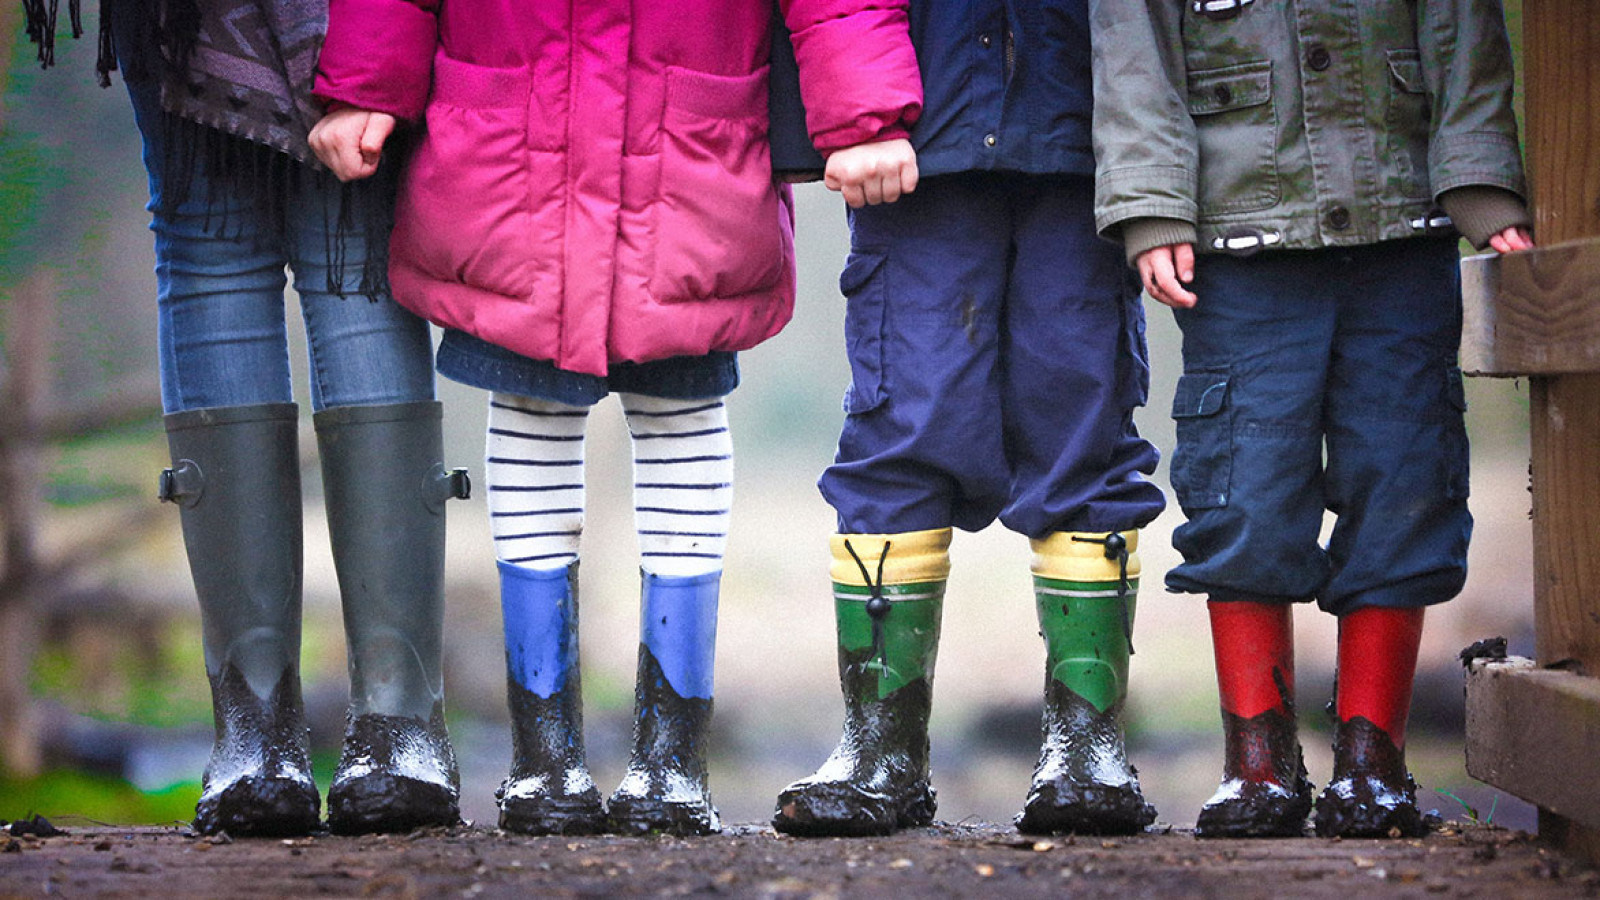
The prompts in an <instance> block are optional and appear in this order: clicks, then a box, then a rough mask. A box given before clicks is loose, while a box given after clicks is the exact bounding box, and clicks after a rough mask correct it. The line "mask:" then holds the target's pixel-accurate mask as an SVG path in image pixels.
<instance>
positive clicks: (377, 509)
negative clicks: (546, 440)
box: [314, 401, 468, 834]
mask: <svg viewBox="0 0 1600 900" xmlns="http://www.w3.org/2000/svg"><path fill="white" fill-rule="evenodd" d="M314 419H315V421H316V426H317V444H318V447H319V449H320V451H321V455H322V478H323V486H324V492H325V494H326V502H327V507H328V532H329V537H330V538H331V539H332V544H333V561H334V567H335V569H336V570H337V571H338V575H339V595H340V598H341V601H342V605H343V607H344V630H345V644H346V649H347V653H348V657H349V662H350V709H349V713H348V715H347V717H346V721H345V735H344V750H343V753H342V754H341V755H340V759H339V767H338V769H337V770H335V772H334V776H333V784H332V786H331V787H330V788H329V789H328V827H329V828H330V829H331V830H332V831H334V832H335V833H337V834H360V833H366V832H380V831H408V830H410V829H413V828H420V827H425V826H429V825H454V824H456V823H457V822H459V821H460V818H461V816H460V812H459V796H460V776H459V775H458V773H457V769H456V758H455V753H454V751H453V750H452V748H451V746H450V737H449V735H448V734H446V732H445V723H444V678H443V672H442V670H441V667H442V664H443V644H442V637H441V632H442V630H443V626H444V538H445V516H444V504H445V501H446V500H448V499H450V498H452V497H465V496H466V495H467V492H468V483H467V479H466V473H465V472H464V471H461V470H457V471H446V470H445V468H444V465H443V463H442V462H441V460H442V459H443V456H444V439H443V436H442V431H441V419H442V408H441V407H440V405H439V404H438V403H436V402H433V401H423V402H418V403H398V404H386V405H379V406H340V407H334V408H332V409H326V410H323V411H322V412H319V413H317V414H316V416H315V417H314Z"/></svg>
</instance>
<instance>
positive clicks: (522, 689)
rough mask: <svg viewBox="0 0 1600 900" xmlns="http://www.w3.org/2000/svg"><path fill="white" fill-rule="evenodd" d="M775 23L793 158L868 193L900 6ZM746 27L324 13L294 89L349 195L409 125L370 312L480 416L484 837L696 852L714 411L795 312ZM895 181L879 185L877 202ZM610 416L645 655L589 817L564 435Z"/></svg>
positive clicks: (596, 17) (699, 8)
mask: <svg viewBox="0 0 1600 900" xmlns="http://www.w3.org/2000/svg"><path fill="white" fill-rule="evenodd" d="M784 5H785V7H786V9H787V12H788V23H789V25H790V27H792V28H793V29H794V31H795V33H796V34H797V35H799V36H800V40H799V44H800V53H799V59H800V65H801V69H802V71H803V72H804V74H805V79H806V85H807V90H808V92H809V93H810V94H811V95H812V98H813V101H814V102H813V105H812V109H813V112H814V114H813V116H812V119H811V122H810V127H811V132H812V135H813V136H814V137H815V139H816V140H817V142H818V144H819V145H820V146H822V147H824V148H825V149H827V150H828V151H843V152H841V153H839V154H836V155H838V156H840V157H841V160H857V161H858V162H860V164H859V165H857V166H856V167H855V168H853V169H852V173H851V174H849V175H848V176H847V178H846V180H847V181H848V183H849V187H850V188H851V189H859V190H864V191H882V190H883V187H882V182H883V181H884V177H885V176H884V175H883V174H880V165H879V163H878V162H877V160H878V158H879V157H880V156H882V157H886V158H887V159H888V160H889V161H890V162H891V163H893V162H894V160H895V159H897V158H898V157H897V155H896V154H897V152H898V153H899V155H900V156H908V155H909V147H905V148H903V149H902V150H899V151H897V150H896V148H897V147H898V146H899V145H903V144H904V141H903V140H899V141H897V140H895V139H896V138H903V136H904V134H905V129H906V127H907V125H908V124H909V123H910V122H912V121H914V120H915V119H916V116H917V112H918V109H919V107H920V99H921V98H920V95H919V94H918V92H917V90H916V84H915V77H914V74H913V75H911V76H909V77H908V76H906V75H905V74H904V73H907V72H911V73H914V71H915V68H914V67H915V65H916V63H915V59H914V57H913V55H912V53H911V49H910V46H909V43H908V42H907V40H906V25H905V13H904V10H903V8H901V7H899V6H897V5H896V4H894V3H869V2H865V0H860V2H855V0H852V2H839V0H832V2H824V0H793V2H792V3H789V2H786V3H785V4H784ZM770 26H771V20H770V10H769V8H768V7H767V6H765V5H764V4H759V3H749V2H733V0H685V2H675V3H630V2H624V0H593V2H584V3H577V4H574V3H570V2H565V0H563V2H551V0H521V2H511V3H500V4H488V3H440V2H437V0H335V2H334V3H333V6H332V10H331V22H330V28H329V35H328V40H327V44H326V45H325V47H324V50H323V55H322V60H321V71H320V74H319V77H318V80H317V92H318V95H319V96H320V97H322V98H323V99H324V100H326V101H328V102H329V103H330V104H332V105H333V107H332V112H330V114H329V115H328V116H327V117H326V118H325V119H324V120H323V121H322V123H320V124H319V125H318V128H317V133H316V134H314V135H313V138H312V144H313V146H314V147H316V148H317V150H318V153H319V155H320V156H321V158H322V159H323V160H324V161H325V162H327V164H328V165H329V167H330V168H332V169H333V170H334V171H335V172H336V173H338V174H340V175H341V177H352V178H359V177H363V176H365V175H367V174H368V173H370V172H371V171H372V170H373V166H374V165H375V164H376V162H377V160H378V157H379V154H380V151H381V149H382V147H383V145H384V143H385V139H386V137H387V136H388V133H389V130H390V129H391V128H392V127H393V126H394V123H395V120H396V119H399V120H404V121H407V122H417V121H419V120H420V119H422V118H423V115H424V112H426V120H427V122H426V129H425V130H422V131H421V132H420V143H419V144H418V146H417V147H416V150H415V153H414V155H413V156H412V157H411V160H410V163H409V168H408V169H407V172H406V174H405V177H404V182H403V185H402V188H401V200H400V203H399V209H398V213H397V219H398V220H397V223H396V228H395V235H394V240H393V245H392V248H393V252H392V264H391V279H392V282H393V284H394V292H395V296H396V298H397V299H399V300H400V302H401V303H403V304H405V305H407V306H409V307H411V308H412V309H415V310H416V311H418V312H420V313H422V314H423V315H425V316H426V317H427V318H429V319H431V320H433V321H434V322H436V323H438V324H440V325H443V326H444V327H445V328H446V333H445V336H444V340H443V343H442V345H441V346H440V348H439V354H438V366H439V369H440V371H441V372H443V373H444V374H445V375H448V376H450V377H452V378H455V379H458V380H461V381H464V382H466V383H468V384H473V385H476V386H478V387H482V388H485V389H487V390H489V391H492V392H493V395H492V397H491V399H490V411H489V434H488V467H487V480H488V490H489V509H490V516H491V518H492V522H491V524H492V530H493V532H494V538H495V549H496V553H497V555H498V557H499V567H500V575H501V601H502V606H503V610H504V617H505V629H506V657H507V665H508V670H509V685H508V687H509V691H510V698H509V699H510V705H511V713H512V725H513V762H512V771H511V775H510V777H509V778H508V779H507V781H506V783H505V784H504V785H503V787H502V788H501V791H500V795H499V796H500V810H501V814H500V825H501V827H502V828H506V829H509V830H513V831H520V832H526V833H530V834H541V833H568V834H572V833H583V832H594V831H599V830H601V829H603V828H608V829H610V830H612V831H616V832H619V833H624V834H639V833H646V832H652V831H663V832H669V833H674V834H703V833H707V832H712V831H716V830H717V828H718V821H717V814H716V810H715V809H714V808H713V807H712V805H711V801H710V797H709V795H708V794H707V790H706V770H705V746H706V737H707V728H708V725H709V719H710V715H711V693H712V692H711V688H712V651H713V643H714V636H715V631H716V608H717V595H718V584H719V580H720V575H721V568H722V555H723V548H724V545H725V544H726V539H727V528H728V524H727V523H728V511H729V504H730V500H731V489H732V480H733V451H732V445H731V443H730V440H729V436H728V424H727V413H726V411H725V409H724V407H723V398H724V396H725V395H727V394H728V393H729V392H730V391H731V390H733V388H734V386H735V385H736V384H737V381H738V371H737V368H736V365H735V360H734V352H735V351H738V350H743V349H745V348H748V347H751V346H753V345H755V344H757V343H759V342H761V341H762V340H765V339H766V338H768V337H770V336H772V335H773V334H774V333H776V332H777V331H778V329H779V328H781V327H782V326H783V325H784V323H785V322H786V321H787V320H788V318H789V314H790V311H791V309H792V305H793V300H794V291H795V286H794V261H793V238H792V230H791V221H792V220H791V214H792V213H791V202H790V197H789V194H788V191H787V189H780V188H778V187H776V186H774V183H773V180H772V170H771V166H770V163H769V159H768V151H767V108H766V97H767V76H766V61H767V57H768V53H769V48H770V38H771V35H770ZM430 83H431V87H430ZM863 143H866V144H868V146H867V147H866V148H854V149H853V150H847V149H846V148H852V145H857V144H863ZM885 148H887V149H885ZM898 165H899V164H898V163H896V164H894V165H887V164H886V165H885V166H883V167H882V171H887V172H890V173H891V174H893V175H894V176H895V178H896V181H897V183H898V177H899V172H900V170H899V168H898ZM609 392H617V393H618V394H619V395H620V396H621V400H622V407H623V412H624V413H625V415H626V416H627V420H628V427H629V430H630V431H631V433H632V435H633V442H634V443H633V446H634V471H635V486H634V490H635V507H636V513H637V527H638V532H639V542H640V553H641V557H642V558H643V563H642V569H643V572H642V580H643V599H642V603H641V607H642V608H641V623H642V626H643V629H642V630H643V634H642V636H641V643H640V651H639V681H638V690H637V695H636V697H637V707H636V713H637V716H636V719H637V721H636V727H635V732H634V749H633V757H632V761H631V763H630V765H629V767H628V772H627V775H626V776H625V777H624V779H623V782H622V785H621V786H620V787H619V788H618V789H617V791H616V792H615V793H614V794H612V796H611V799H610V802H609V813H607V812H606V811H604V810H603V809H602V805H601V801H600V795H599V793H598V792H597V791H596V789H595V785H594V783H593V780H592V779H591V778H590V776H589V773H588V770H587V767H586V765H585V762H584V752H583V739H582V723H581V704H580V698H579V678H578V659H577V649H578V634H577V622H578V620H577V573H578V560H577V557H578V539H579V532H580V531H581V529H582V523H583V492H584V478H583V437H584V430H585V422H586V417H587V415H588V412H589V409H590V407H591V406H592V405H593V404H595V403H596V402H598V401H599V400H600V399H602V398H603V397H604V396H605V395H606V394H607V393H609Z"/></svg>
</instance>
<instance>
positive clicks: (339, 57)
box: [312, 0, 439, 122]
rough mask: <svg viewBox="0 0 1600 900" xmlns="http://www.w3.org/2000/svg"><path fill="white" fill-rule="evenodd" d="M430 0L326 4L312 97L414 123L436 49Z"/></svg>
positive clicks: (436, 33)
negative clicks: (325, 33) (325, 28)
mask: <svg viewBox="0 0 1600 900" xmlns="http://www.w3.org/2000/svg"><path fill="white" fill-rule="evenodd" d="M437 6H438V4H437V2H436V0H409V2H408V0H331V2H330V3H329V4H328V36H327V38H326V39H325V40H324V41H323V44H322V54H321V56H320V57H319V59H318V61H317V77H316V81H315V83H314V84H313V86H312V93H313V94H315V95H316V97H317V99H319V100H321V101H322V102H323V103H325V104H331V103H335V102H338V103H345V104H348V105H350V106H354V107H357V108H358V109H365V110H371V111H373V112H382V113H388V114H389V115H391V116H394V117H395V118H397V119H403V120H405V121H408V122H414V121H416V120H418V119H420V118H422V110H423V107H424V106H425V105H426V104H427V100H428V90H429V88H430V86H431V81H432V76H433V52H434V49H435V47H436V46H437V45H438V37H439V22H438V19H437V18H436V17H435V13H434V9H435V8H437Z"/></svg>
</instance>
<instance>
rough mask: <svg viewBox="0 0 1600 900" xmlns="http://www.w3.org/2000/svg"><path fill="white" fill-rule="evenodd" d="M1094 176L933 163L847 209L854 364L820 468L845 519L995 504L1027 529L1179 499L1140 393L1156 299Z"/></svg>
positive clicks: (987, 510) (896, 524) (1122, 517)
mask: <svg viewBox="0 0 1600 900" xmlns="http://www.w3.org/2000/svg"><path fill="white" fill-rule="evenodd" d="M1092 201H1093V196H1092V188H1091V185H1090V181H1089V179H1088V178H1087V177H1081V176H1053V177H1046V176H1034V175H1017V174H995V173H968V174H960V175H946V176H940V177H936V178H929V179H927V180H925V181H923V182H922V184H921V185H920V186H919V187H918V188H917V190H916V191H915V192H914V193H912V194H908V195H906V196H905V197H902V198H901V199H900V200H899V201H898V202H896V203H892V204H886V205H882V206H872V207H866V208H863V209H859V210H852V211H851V213H850V233H851V251H850V259H849V262H848V263H847V264H846V266H845V270H844V274H843V276H842V277H841V278H840V288H841V290H842V291H843V292H844V294H845V296H846V298H847V301H848V302H847V308H846V322H845V337H846V342H847V344H848V351H849V355H850V369H851V377H852V382H851V385H850V390H849V392H848V393H847V394H846V396H845V412H846V414H847V415H846V419H845V424H844V429H843V433H842V434H841V435H840V437H839V450H838V455H837V458H836V459H835V462H834V464H833V465H832V466H830V467H829V468H828V469H827V471H826V472H824V473H823V475H822V478H821V481H820V482H819V487H820V488H821V490H822V493H823V496H825V497H826V498H827V500H828V502H829V503H830V504H832V505H833V508H834V509H835V510H836V511H837V512H838V515H839V530H840V531H841V532H843V533H854V534H862V533H865V534H893V533H898V532H904V531H921V530H926V529H933V528H946V527H951V526H954V527H958V528H962V529H965V530H969V531H976V530H978V529H981V528H983V527H984V526H986V525H988V524H989V523H991V522H993V521H994V520H995V518H996V517H998V518H999V519H1000V520H1001V521H1002V522H1003V523H1004V524H1005V525H1006V527H1008V528H1010V529H1012V530H1013V531H1017V532H1019V533H1021V534H1025V535H1027V536H1028V537H1034V538H1039V537H1044V536H1045V535H1047V534H1049V533H1050V532H1052V531H1117V530H1127V529H1131V528H1138V527H1141V526H1143V525H1145V524H1146V523H1148V522H1149V521H1150V520H1151V519H1153V518H1155V517H1156V515H1157V514H1159V513H1160V512H1161V510H1162V508H1163V506H1164V503H1165V501H1164V499H1163V498H1162V495H1161V491H1160V489H1159V488H1157V487H1156V486H1155V485H1153V484H1151V483H1150V482H1148V481H1146V480H1145V479H1144V477H1143V476H1144V475H1148V474H1150V473H1152V472H1153V471H1154V470H1155V466H1156V460H1157V454H1156V450H1155V448H1154V447H1153V446H1151V445H1150V443H1149V442H1147V441H1145V440H1143V439H1142V438H1140V437H1139V434H1138V432H1137V431H1136V430H1135V428H1134V424H1133V410H1134V409H1135V408H1136V407H1138V406H1140V405H1142V404H1143V403H1144V401H1145V398H1146V395H1147V393H1148V390H1149V364H1148V360H1147V355H1146V350H1145V340H1144V312H1143V307H1142V306H1141V305H1140V300H1139V296H1138V290H1137V286H1136V284H1135V283H1134V281H1133V279H1132V277H1131V274H1130V272H1129V270H1128V268H1127V266H1126V265H1125V264H1124V262H1123V258H1122V252H1121V248H1119V247H1117V246H1115V245H1113V244H1110V243H1107V242H1105V241H1103V240H1101V239H1099V238H1098V237H1097V236H1096V234H1095V228H1094V220H1093V215H1092Z"/></svg>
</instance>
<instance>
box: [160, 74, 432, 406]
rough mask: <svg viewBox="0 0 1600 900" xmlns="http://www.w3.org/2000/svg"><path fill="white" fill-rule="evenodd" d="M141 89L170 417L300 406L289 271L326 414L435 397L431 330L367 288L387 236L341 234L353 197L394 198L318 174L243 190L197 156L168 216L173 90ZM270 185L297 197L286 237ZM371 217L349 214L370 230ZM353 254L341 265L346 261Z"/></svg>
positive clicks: (288, 206) (316, 401)
mask: <svg viewBox="0 0 1600 900" xmlns="http://www.w3.org/2000/svg"><path fill="white" fill-rule="evenodd" d="M128 93H129V95H130V96H131V97H132V99H133V110H134V118H135V120H136V121H137V122H138V125H139V131H140V133H141V135H142V136H143V138H144V162H145V168H146V170H147V171H148V173H149V176H150V197H151V201H150V209H151V211H152V213H153V214H154V217H153V221H152V223H151V226H150V227H151V230H152V231H154V232H155V235H156V283H157V300H158V314H159V316H160V328H159V338H158V340H159V349H160V360H161V362H160V367H161V403H162V406H163V408H164V409H165V410H166V412H168V413H174V412H181V411H184V410H190V409H200V408H205V407H221V406H249V405H255V404H260V403H287V402H290V401H291V400H292V399H293V392H292V388H291V386H290V382H289V343H288V340H289V339H288V329H287V326H286V323H285V310H284V288H285V286H286V285H287V283H288V279H287V278H286V276H285V272H284V269H285V267H286V266H287V267H288V268H289V269H291V270H293V272H294V287H295V290H296V292H298V293H299V295H300V308H301V313H302V315H303V317H304V319H305V323H306V335H307V342H308V344H309V345H310V356H311V405H312V408H313V409H316V410H322V409H324V408H327V407H334V406H350V405H376V404H390V403H408V402H414V401H419V400H431V399H433V395H434V394H433V364H432V363H433V361H432V347H431V343H430V339H429V335H428V327H427V323H425V322H424V321H423V320H421V319H419V318H417V317H416V316H414V315H412V314H411V313H410V312H408V311H406V310H405V309H402V308H401V307H400V306H398V305H396V304H395V302H394V301H393V300H392V299H390V298H389V297H388V296H386V295H385V296H381V297H380V298H379V299H377V300H375V301H374V300H369V299H368V298H366V297H363V296H361V295H360V294H359V292H358V291H357V286H358V284H359V282H360V280H361V274H362V263H363V261H364V259H365V256H366V247H367V241H368V240H375V241H384V240H387V239H388V235H387V233H384V234H378V235H364V234H361V233H359V231H357V232H356V233H346V234H340V235H336V234H335V230H336V228H335V223H336V222H337V221H338V220H339V217H340V212H341V210H340V203H341V202H343V201H345V200H350V201H351V202H352V203H386V202H389V200H388V198H387V197H384V196H381V194H382V193H383V192H382V191H379V190H372V189H369V188H367V187H366V186H363V185H356V186H354V187H353V188H351V189H349V190H346V191H341V190H340V188H339V185H338V183H337V182H335V181H333V179H332V178H331V177H318V176H315V175H313V174H312V173H311V172H310V171H309V169H305V170H303V171H300V172H298V173H295V177H291V178H288V179H285V180H284V182H283V183H282V184H273V185H270V186H269V185H268V184H267V183H266V179H256V182H257V183H255V184H247V185H246V186H244V187H236V186H231V185H233V184H234V183H233V182H230V181H227V180H223V179H216V178H212V177H210V175H209V173H208V172H207V171H206V169H207V166H206V164H205V161H204V155H203V154H198V155H197V162H196V166H195V170H194V171H193V173H192V179H191V181H190V183H189V185H188V186H187V192H186V194H185V196H184V199H183V200H182V202H181V203H179V204H178V205H177V206H176V207H175V208H173V209H170V210H169V209H167V208H166V207H167V206H169V205H170V204H163V203H162V195H163V191H164V190H170V189H172V186H171V185H165V184H163V183H162V182H163V170H164V168H165V166H164V159H165V153H166V150H167V146H166V144H167V137H168V136H167V134H166V130H167V117H166V116H164V115H163V114H162V111H161V100H160V87H159V85H158V84H157V83H156V82H155V81H133V82H129V84H128ZM268 189H277V190H281V191H283V192H284V193H285V194H286V196H281V197H277V198H275V199H276V202H278V203H281V204H283V205H284V208H285V210H286V212H285V214H284V216H283V227H282V228H281V229H279V228H277V227H275V225H274V223H273V221H272V217H271V216H269V215H268V214H267V213H266V212H265V211H266V209H267V208H268V206H269V204H268V200H269V199H274V198H267V197H264V196H261V193H262V192H263V191H265V190H268ZM370 218H371V217H369V216H368V215H366V214H364V213H363V212H361V211H358V210H351V211H346V221H347V222H354V223H357V225H356V227H357V228H359V227H360V223H363V222H367V221H369V220H370ZM346 230H347V232H348V231H350V229H346ZM341 238H342V243H341V241H340V239H341ZM340 251H342V252H343V255H344V259H343V260H342V266H341V265H340V262H339V261H338V260H336V259H334V258H333V257H335V256H337V255H338V254H339V252H340ZM330 267H335V268H342V272H339V277H340V279H341V284H342V288H343V290H344V292H345V294H346V295H345V296H344V297H341V296H339V291H330V290H329V287H330V285H329V274H330Z"/></svg>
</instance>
